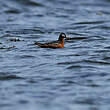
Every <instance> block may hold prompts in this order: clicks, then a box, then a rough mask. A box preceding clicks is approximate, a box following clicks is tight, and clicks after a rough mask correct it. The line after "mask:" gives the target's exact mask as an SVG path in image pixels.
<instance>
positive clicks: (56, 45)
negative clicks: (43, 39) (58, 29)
mask: <svg viewBox="0 0 110 110" xmlns="http://www.w3.org/2000/svg"><path fill="white" fill-rule="evenodd" d="M64 38H67V36H66V34H65V33H60V35H59V38H58V43H44V44H43V43H39V42H35V45H38V46H39V47H41V48H53V49H55V48H64Z"/></svg>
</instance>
